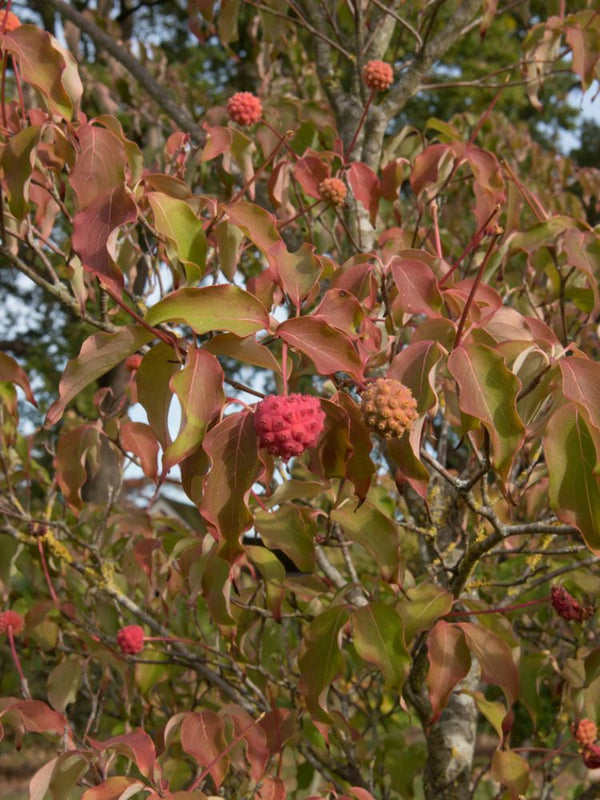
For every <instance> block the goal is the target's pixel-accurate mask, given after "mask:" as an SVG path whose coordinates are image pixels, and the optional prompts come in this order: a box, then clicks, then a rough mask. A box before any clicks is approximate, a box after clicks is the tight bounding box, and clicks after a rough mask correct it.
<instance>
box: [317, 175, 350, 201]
mask: <svg viewBox="0 0 600 800" xmlns="http://www.w3.org/2000/svg"><path fill="white" fill-rule="evenodd" d="M319 194H320V195H321V197H322V198H323V200H325V201H327V202H328V203H329V204H330V205H332V206H341V205H343V204H344V200H345V199H346V184H345V183H344V182H343V181H341V180H340V179H339V178H325V180H324V181H321V183H320V184H319Z"/></svg>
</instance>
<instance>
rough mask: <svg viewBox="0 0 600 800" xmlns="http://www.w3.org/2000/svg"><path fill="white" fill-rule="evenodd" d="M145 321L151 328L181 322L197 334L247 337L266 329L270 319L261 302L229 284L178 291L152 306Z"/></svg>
mask: <svg viewBox="0 0 600 800" xmlns="http://www.w3.org/2000/svg"><path fill="white" fill-rule="evenodd" d="M146 320H147V321H148V322H149V323H150V325H156V324H158V323H159V322H166V321H167V320H168V321H170V322H173V321H176V322H183V323H184V324H186V325H189V326H190V328H191V329H192V330H193V331H194V332H195V333H197V334H203V333H208V332H209V331H215V330H216V331H231V333H235V335H236V336H250V335H251V334H252V333H256V332H257V331H259V330H261V329H262V328H268V327H269V315H268V314H267V310H266V309H265V307H264V306H263V304H262V303H261V302H260V300H257V299H256V298H255V297H254V296H253V295H251V294H249V293H248V292H245V291H244V290H243V289H238V287H237V286H231V285H230V284H221V285H219V286H205V287H203V288H202V289H196V288H191V287H188V288H184V289H179V290H178V291H176V292H172V293H171V294H169V295H167V296H166V297H165V298H164V300H161V301H160V302H159V303H157V304H156V305H155V306H153V307H152V308H151V309H150V311H149V312H148V314H147V316H146Z"/></svg>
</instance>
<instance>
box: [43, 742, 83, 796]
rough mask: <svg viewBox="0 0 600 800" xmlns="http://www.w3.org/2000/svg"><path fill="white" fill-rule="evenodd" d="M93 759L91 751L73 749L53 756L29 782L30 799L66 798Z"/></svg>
mask: <svg viewBox="0 0 600 800" xmlns="http://www.w3.org/2000/svg"><path fill="white" fill-rule="evenodd" d="M90 760H91V754H90V753H83V752H79V751H77V750H72V751H70V752H68V753H63V754H62V755H60V756H58V757H57V758H53V759H52V761H49V762H48V763H47V764H44V766H43V767H42V768H41V769H39V770H38V771H37V772H36V773H35V775H34V776H33V778H32V779H31V782H30V784H29V800H44V798H46V797H47V795H48V793H49V794H50V797H51V798H52V800H65V798H68V797H70V796H71V791H72V790H73V789H74V787H75V785H76V784H77V782H78V781H79V779H80V778H81V777H82V776H83V775H85V773H86V772H87V770H88V767H89V764H90Z"/></svg>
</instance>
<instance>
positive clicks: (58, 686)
mask: <svg viewBox="0 0 600 800" xmlns="http://www.w3.org/2000/svg"><path fill="white" fill-rule="evenodd" d="M81 680H82V670H81V664H80V662H79V659H78V658H77V657H75V656H70V657H69V658H66V659H65V660H64V661H62V662H61V663H60V664H58V665H57V666H56V667H54V669H53V670H52V672H51V673H50V675H49V676H48V700H49V701H50V705H51V706H52V707H53V708H55V709H56V710H57V711H64V710H65V709H66V707H67V706H68V705H69V703H73V702H75V699H76V697H77V692H78V691H79V687H80V686H81Z"/></svg>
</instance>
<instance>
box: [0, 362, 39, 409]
mask: <svg viewBox="0 0 600 800" xmlns="http://www.w3.org/2000/svg"><path fill="white" fill-rule="evenodd" d="M0 381H9V382H10V383H16V384H17V386H20V387H21V389H23V391H24V392H25V397H26V398H27V399H28V400H29V402H30V403H31V404H32V405H34V406H36V407H37V403H36V401H35V397H34V396H33V392H32V391H31V386H30V385H29V379H28V377H27V375H26V373H25V370H24V369H23V368H22V367H20V366H19V364H17V362H16V361H15V359H14V358H12V357H11V356H8V355H6V353H0Z"/></svg>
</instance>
